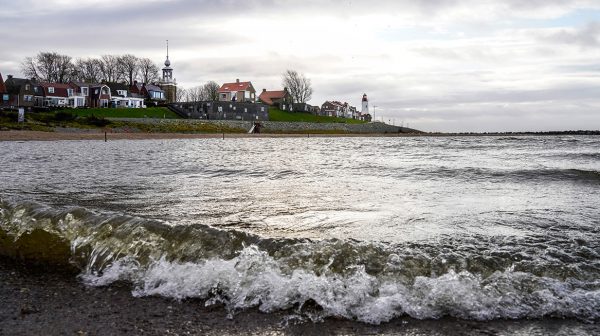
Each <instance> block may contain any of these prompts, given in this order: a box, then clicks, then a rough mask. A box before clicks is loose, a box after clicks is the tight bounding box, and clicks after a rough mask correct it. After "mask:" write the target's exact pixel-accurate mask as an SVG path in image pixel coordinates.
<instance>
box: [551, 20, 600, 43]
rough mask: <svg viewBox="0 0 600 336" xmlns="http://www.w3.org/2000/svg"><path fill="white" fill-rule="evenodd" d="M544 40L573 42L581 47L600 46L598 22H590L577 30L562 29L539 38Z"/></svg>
mask: <svg viewBox="0 0 600 336" xmlns="http://www.w3.org/2000/svg"><path fill="white" fill-rule="evenodd" d="M540 39H541V40H542V41H545V42H552V43H560V44H573V45H578V46H580V47H583V48H589V47H595V48H596V47H600V22H591V23H589V24H587V25H585V26H584V27H582V28H580V29H578V30H566V29H563V30H561V31H559V32H556V33H552V34H547V35H545V36H542V37H541V38H540Z"/></svg>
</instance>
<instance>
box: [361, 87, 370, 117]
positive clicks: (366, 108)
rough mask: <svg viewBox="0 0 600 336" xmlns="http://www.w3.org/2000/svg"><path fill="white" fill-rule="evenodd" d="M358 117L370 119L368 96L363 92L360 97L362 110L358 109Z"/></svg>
mask: <svg viewBox="0 0 600 336" xmlns="http://www.w3.org/2000/svg"><path fill="white" fill-rule="evenodd" d="M360 119H361V120H364V121H371V114H370V113H369V98H367V94H366V93H365V94H364V95H363V98H362V110H361V111H360Z"/></svg>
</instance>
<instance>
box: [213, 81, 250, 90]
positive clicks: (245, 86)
mask: <svg viewBox="0 0 600 336" xmlns="http://www.w3.org/2000/svg"><path fill="white" fill-rule="evenodd" d="M251 86H252V83H251V82H235V83H225V84H223V86H221V88H220V89H219V93H223V92H237V91H248V90H249V89H250V87H251Z"/></svg>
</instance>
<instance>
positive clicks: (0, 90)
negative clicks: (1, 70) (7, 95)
mask: <svg viewBox="0 0 600 336" xmlns="http://www.w3.org/2000/svg"><path fill="white" fill-rule="evenodd" d="M4 92H6V85H4V79H2V74H0V93H4Z"/></svg>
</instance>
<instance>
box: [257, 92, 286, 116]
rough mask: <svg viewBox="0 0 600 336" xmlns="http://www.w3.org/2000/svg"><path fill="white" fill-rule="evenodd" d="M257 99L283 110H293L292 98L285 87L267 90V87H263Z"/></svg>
mask: <svg viewBox="0 0 600 336" xmlns="http://www.w3.org/2000/svg"><path fill="white" fill-rule="evenodd" d="M258 101H260V102H262V103H263V104H266V105H269V106H275V107H277V108H279V109H280V110H283V111H290V112H292V111H294V108H293V102H294V99H293V98H292V95H290V93H289V91H288V89H287V88H284V89H283V90H280V91H267V89H263V90H262V92H261V94H260V96H258Z"/></svg>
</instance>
